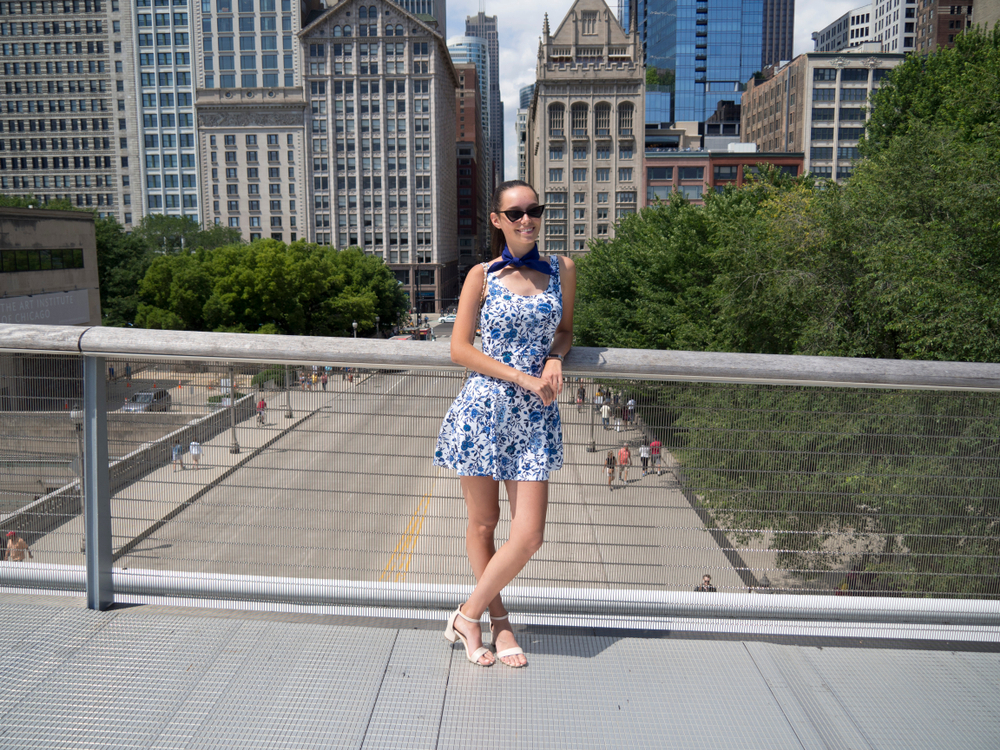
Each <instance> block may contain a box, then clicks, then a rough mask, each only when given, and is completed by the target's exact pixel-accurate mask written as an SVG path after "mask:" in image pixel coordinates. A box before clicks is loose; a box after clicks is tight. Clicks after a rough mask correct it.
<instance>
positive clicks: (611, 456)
mask: <svg viewBox="0 0 1000 750" xmlns="http://www.w3.org/2000/svg"><path fill="white" fill-rule="evenodd" d="M604 471H605V472H606V473H607V475H608V489H609V490H613V489H614V487H612V486H611V483H612V482H613V481H614V479H615V452H614V451H608V455H607V456H605V458H604Z"/></svg>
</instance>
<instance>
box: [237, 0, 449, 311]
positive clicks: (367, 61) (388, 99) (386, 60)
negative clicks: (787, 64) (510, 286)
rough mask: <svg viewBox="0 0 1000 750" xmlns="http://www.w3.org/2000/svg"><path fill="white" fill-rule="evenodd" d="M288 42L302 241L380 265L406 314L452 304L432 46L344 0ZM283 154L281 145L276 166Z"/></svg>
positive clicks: (410, 24) (438, 52)
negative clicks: (301, 116)
mask: <svg viewBox="0 0 1000 750" xmlns="http://www.w3.org/2000/svg"><path fill="white" fill-rule="evenodd" d="M298 36H299V43H300V44H301V45H302V54H303V56H304V60H305V61H306V64H305V66H304V69H303V75H304V77H305V84H304V89H303V90H304V95H305V107H304V111H305V120H306V122H305V130H306V132H308V133H309V135H310V137H309V139H308V140H307V150H306V153H307V155H308V157H309V158H307V159H306V160H305V163H306V168H307V169H308V170H309V179H307V181H306V189H307V191H308V196H307V197H308V203H309V206H310V214H311V219H312V221H311V222H310V223H311V225H312V227H313V229H311V230H310V233H309V235H308V236H309V237H310V238H315V241H316V242H319V243H321V244H324V245H327V244H332V245H334V246H336V247H338V248H346V247H351V246H357V247H361V248H362V249H363V250H364V251H365V252H366V253H370V254H372V255H374V256H375V257H378V258H382V259H383V260H385V262H386V263H387V264H388V265H389V267H390V268H391V269H392V270H393V272H394V273H395V275H396V279H397V280H398V281H399V282H400V283H401V284H402V289H403V290H404V291H405V292H406V294H407V295H408V296H409V298H410V300H411V308H416V309H418V310H420V312H435V311H439V310H440V309H441V307H442V306H448V305H450V304H453V303H454V301H455V298H456V297H457V293H458V260H459V259H458V242H457V236H458V235H457V224H456V219H457V216H458V202H457V188H456V164H455V151H456V132H455V125H456V120H457V116H456V113H455V90H456V88H458V86H459V81H458V74H457V72H456V71H455V66H454V65H453V64H452V62H451V58H450V57H449V55H448V49H447V47H446V46H445V42H444V38H443V37H442V36H441V35H440V34H439V33H438V32H437V29H436V28H434V27H432V26H431V25H430V24H426V23H424V22H423V21H421V20H419V19H418V18H416V17H414V16H412V15H410V14H409V13H407V12H406V11H404V10H402V8H401V7H400V6H399V5H397V4H395V3H392V2H387V1H386V0H344V1H343V2H340V3H338V4H336V5H334V6H332V7H329V8H326V9H324V10H323V11H321V12H320V13H317V14H316V15H315V16H313V17H312V20H311V21H310V22H309V23H306V24H305V26H304V28H303V29H302V31H301V32H300V33H299V35H298ZM276 98H277V97H276ZM291 120H292V118H291V117H289V121H291ZM289 127H291V126H289ZM279 135H286V137H287V135H289V134H283V133H281V132H280V131H279ZM284 149H285V146H284V143H283V142H282V145H281V153H280V154H279V157H280V158H282V159H284ZM220 150H221V149H220ZM282 167H284V163H282ZM280 174H281V173H280V172H279V175H280ZM281 176H282V179H283V175H281Z"/></svg>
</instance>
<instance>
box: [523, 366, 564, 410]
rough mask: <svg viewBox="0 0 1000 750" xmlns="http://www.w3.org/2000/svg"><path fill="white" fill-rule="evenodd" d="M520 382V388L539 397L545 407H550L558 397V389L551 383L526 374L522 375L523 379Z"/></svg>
mask: <svg viewBox="0 0 1000 750" xmlns="http://www.w3.org/2000/svg"><path fill="white" fill-rule="evenodd" d="M518 381H519V382H518V385H519V386H521V387H522V388H524V390H526V391H530V392H531V393H534V394H535V395H536V396H538V398H540V399H541V400H542V403H543V404H544V405H545V406H548V405H549V404H551V403H552V402H553V401H555V399H556V395H557V394H556V389H555V388H553V387H552V385H551V383H549V382H547V381H545V380H542V379H541V378H536V377H534V376H532V375H528V374H526V373H521V377H520V378H518Z"/></svg>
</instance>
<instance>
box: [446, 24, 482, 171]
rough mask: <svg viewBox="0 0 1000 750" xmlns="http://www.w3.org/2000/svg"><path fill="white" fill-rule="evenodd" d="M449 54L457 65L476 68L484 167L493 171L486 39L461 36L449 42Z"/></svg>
mask: <svg viewBox="0 0 1000 750" xmlns="http://www.w3.org/2000/svg"><path fill="white" fill-rule="evenodd" d="M448 54H450V55H451V61H452V62H453V63H454V64H455V65H464V64H466V63H470V64H472V65H475V66H476V86H477V89H478V90H477V96H478V97H479V105H478V107H477V108H476V111H477V112H478V113H479V117H480V119H481V120H482V128H483V134H484V137H485V138H486V142H485V143H483V156H484V157H485V158H484V159H483V164H482V166H483V167H484V168H485V169H486V171H487V172H490V171H492V167H489V166H488V164H490V163H491V162H490V141H489V133H490V65H491V64H492V60H491V59H490V53H489V46H488V44H487V42H486V40H485V39H481V38H480V37H477V36H459V37H454V38H452V39H450V40H449V41H448Z"/></svg>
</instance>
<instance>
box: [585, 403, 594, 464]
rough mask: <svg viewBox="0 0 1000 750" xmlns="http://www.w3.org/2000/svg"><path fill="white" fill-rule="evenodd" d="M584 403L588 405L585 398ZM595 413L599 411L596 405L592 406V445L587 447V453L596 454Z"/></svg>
mask: <svg viewBox="0 0 1000 750" xmlns="http://www.w3.org/2000/svg"><path fill="white" fill-rule="evenodd" d="M583 401H584V403H586V402H587V399H586V398H584V399H583ZM595 411H597V409H596V408H595V405H594V404H590V445H588V446H587V453H596V452H597V443H596V442H595V440H594V419H595V416H594V412H595Z"/></svg>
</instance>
